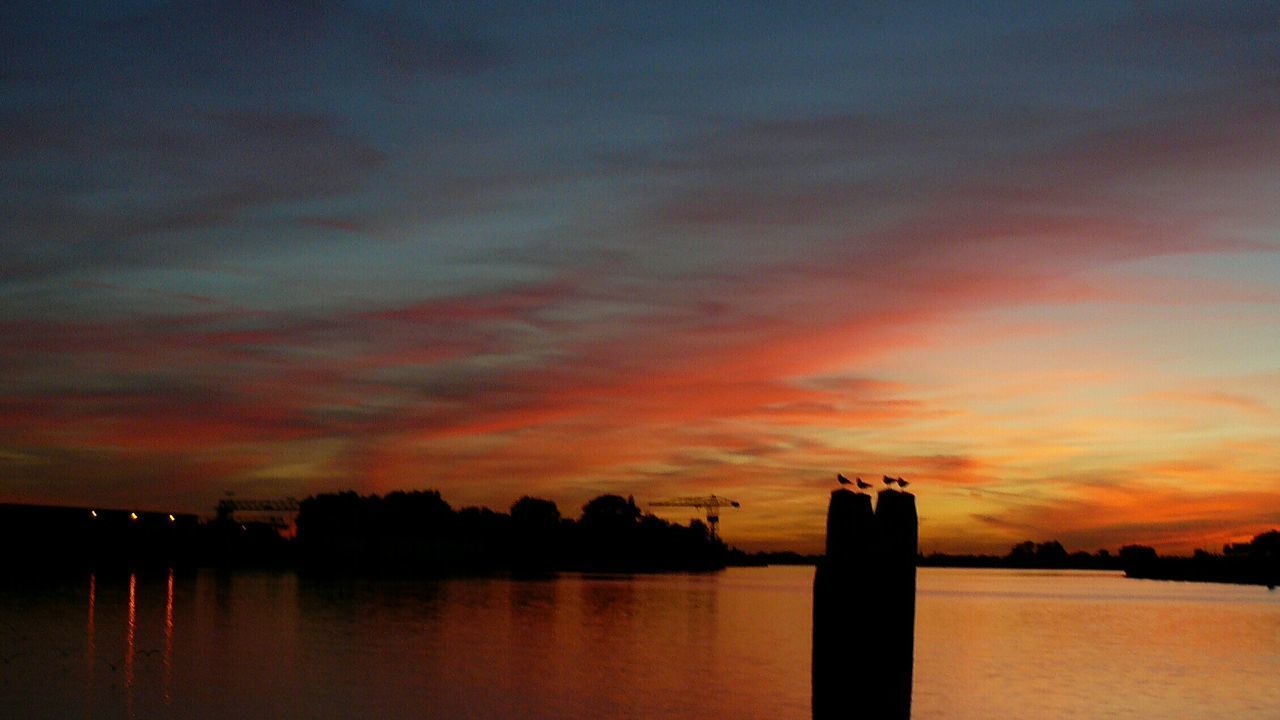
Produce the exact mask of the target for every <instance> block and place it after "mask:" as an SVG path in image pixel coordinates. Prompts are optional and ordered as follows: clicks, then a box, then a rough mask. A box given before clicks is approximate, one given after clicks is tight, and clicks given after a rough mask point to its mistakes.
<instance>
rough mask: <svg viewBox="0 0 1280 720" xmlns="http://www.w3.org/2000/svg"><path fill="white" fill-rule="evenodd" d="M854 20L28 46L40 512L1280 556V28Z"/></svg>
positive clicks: (1091, 12)
mask: <svg viewBox="0 0 1280 720" xmlns="http://www.w3.org/2000/svg"><path fill="white" fill-rule="evenodd" d="M321 5H322V6H323V7H321ZM829 5H830V4H827V3H816V4H804V3H747V2H733V3H715V4H711V3H700V2H687V1H686V2H678V3H661V2H639V3H626V2H609V3H602V4H598V5H593V4H577V3H556V4H544V3H532V2H509V3H485V2H466V3H404V4H385V5H383V4H346V3H328V4H313V3H303V2H298V3H293V2H277V1H275V0H238V1H235V0H233V1H226V2H224V1H221V0H216V1H211V2H182V3H158V2H137V3H126V2H115V3H99V4H95V3H87V2H73V3H57V2H32V3H25V2H6V3H4V4H3V6H2V7H0V88H2V90H0V501H8V502H39V503H55V504H75V505H97V506H108V507H134V506H137V507H145V508H148V509H171V510H180V511H189V512H201V513H205V514H209V513H211V511H212V509H213V506H214V505H215V503H216V502H217V500H218V499H219V498H220V497H222V496H223V494H224V493H225V492H227V491H233V492H235V493H236V495H237V496H238V497H254V498H259V497H260V498H273V497H284V496H294V497H299V498H301V497H305V496H307V495H310V494H314V493H321V492H332V491H337V490H344V489H352V490H356V491H359V492H361V493H385V492H388V491H391V490H396V489H422V488H435V489H439V490H440V491H441V492H442V493H443V494H444V496H445V498H446V499H447V500H449V501H450V502H451V503H452V504H453V505H454V506H455V507H461V506H465V505H487V506H489V507H493V508H496V509H505V508H507V507H509V506H510V504H511V503H512V502H513V501H514V500H515V499H517V498H518V497H520V496H522V495H535V496H540V497H546V498H549V499H552V500H554V501H556V502H557V503H558V504H559V505H560V507H561V510H562V512H564V513H565V514H567V515H570V516H573V515H576V514H577V512H578V510H579V508H580V507H581V505H582V504H583V503H584V502H585V501H586V500H588V499H590V498H592V497H595V496H597V495H599V494H602V493H617V494H621V495H633V496H634V497H635V498H636V500H637V502H638V503H640V504H641V505H642V506H643V505H645V504H646V503H648V502H651V501H655V500H661V499H665V498H667V497H670V496H674V495H705V494H713V493H714V494H717V495H722V496H726V497H730V498H733V499H735V500H739V501H740V502H741V503H742V507H741V508H740V509H737V510H727V511H725V513H724V515H723V519H722V523H721V531H722V534H723V536H724V538H725V539H726V541H728V542H730V543H731V544H734V545H737V546H739V547H743V548H746V549H751V550H760V549H784V548H785V549H795V550H800V551H806V552H812V551H816V550H818V548H819V547H820V545H821V540H822V533H823V523H824V514H825V506H826V499H827V494H828V492H829V490H831V489H832V488H833V487H834V476H835V473H836V472H842V473H844V474H846V475H848V476H850V477H854V476H862V477H865V478H868V479H876V480H878V479H879V478H880V476H881V475H882V474H889V475H894V476H899V475H900V476H903V477H906V478H907V479H908V480H910V481H912V483H913V484H912V486H911V489H912V490H913V491H915V492H916V494H917V498H918V504H919V509H920V515H921V528H920V542H921V546H922V549H923V550H924V551H925V552H933V551H945V552H1000V553H1003V552H1005V551H1007V549H1008V548H1009V547H1010V546H1011V545H1013V544H1014V543H1016V542H1019V541H1022V540H1027V539H1033V540H1037V541H1044V540H1049V539H1057V540H1059V541H1061V542H1062V543H1063V544H1064V545H1066V546H1067V548H1068V549H1071V550H1081V549H1083V550H1089V551H1093V550H1096V549H1099V548H1109V549H1111V550H1113V551H1114V550H1115V549H1116V548H1118V547H1119V546H1120V545H1122V544H1126V543H1143V544H1149V545H1153V546H1155V547H1157V548H1159V549H1161V550H1162V551H1167V552H1185V551H1189V550H1190V549H1193V548H1197V547H1207V548H1211V549H1212V548H1217V547H1220V546H1221V544H1222V543H1224V542H1228V541H1235V540H1243V539H1248V538H1249V537H1251V536H1252V535H1253V534H1256V533H1258V532H1261V531H1264V530H1267V529H1270V528H1273V527H1280V6H1277V5H1276V4H1274V3H1203V4H1198V3H1189V4H1188V3H1176V2H1168V3H1163V2H1162V3H1114V2H1108V3H1097V4H1095V3H1054V4H1049V5H1044V4H1038V3H1033V4H1028V3H1008V4H1002V3H994V2H993V3H976V4H961V3H940V4H931V3H889V4H880V3H872V4H869V6H868V7H852V6H851V7H843V8H832V7H830V6H829ZM850 5H852V4H850ZM655 511H657V509H655ZM659 514H661V515H662V516H663V517H667V518H669V519H672V520H679V521H682V522H683V521H685V520H687V519H689V518H690V517H692V516H693V514H694V513H693V512H692V511H690V512H685V511H683V510H678V509H677V510H674V511H673V510H670V509H664V510H662V511H660V512H659Z"/></svg>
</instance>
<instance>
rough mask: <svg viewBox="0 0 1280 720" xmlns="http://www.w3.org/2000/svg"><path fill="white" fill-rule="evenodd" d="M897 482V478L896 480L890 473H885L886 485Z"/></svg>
mask: <svg viewBox="0 0 1280 720" xmlns="http://www.w3.org/2000/svg"><path fill="white" fill-rule="evenodd" d="M896 482H898V481H897V480H895V479H894V478H891V477H889V476H888V475H885V476H884V484H885V485H892V484H894V483H896Z"/></svg>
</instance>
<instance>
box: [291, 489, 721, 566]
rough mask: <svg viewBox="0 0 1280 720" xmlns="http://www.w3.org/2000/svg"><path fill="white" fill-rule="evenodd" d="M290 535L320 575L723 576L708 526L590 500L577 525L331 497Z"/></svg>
mask: <svg viewBox="0 0 1280 720" xmlns="http://www.w3.org/2000/svg"><path fill="white" fill-rule="evenodd" d="M297 528H298V533H297V540H296V549H297V557H298V560H299V562H300V563H301V565H302V566H303V567H304V568H306V569H308V570H311V571H317V572H372V573H380V574H387V573H392V574H403V573H410V574H427V575H445V574H460V573H461V574H466V573H489V572H498V571H511V572H514V573H517V574H521V573H525V574H540V573H547V572H553V571H557V570H579V571H587V572H657V571H672V570H677V571H679V570H684V571H699V570H715V569H719V568H723V567H724V566H725V563H726V557H727V554H728V553H727V548H726V547H725V545H724V544H723V543H721V542H720V541H719V540H718V539H716V538H713V537H712V536H711V533H710V531H709V530H708V528H707V526H706V524H705V523H703V522H701V521H699V520H694V521H692V522H690V523H689V525H677V524H674V523H670V522H667V521H666V520H663V519H661V518H658V517H656V516H654V515H651V514H647V513H643V512H641V510H640V508H639V507H638V506H637V505H636V503H635V500H634V499H633V498H623V497H621V496H619V495H601V496H600V497H597V498H595V499H593V500H591V501H590V502H588V503H586V504H585V505H584V506H583V507H582V514H581V516H580V517H579V518H578V519H577V520H574V519H571V518H566V517H563V516H561V514H560V509H559V508H558V507H557V506H556V504H555V503H554V502H552V501H550V500H545V499H542V498H535V497H529V496H525V497H522V498H520V499H519V500H517V501H516V502H515V503H513V504H512V506H511V509H510V511H509V512H506V513H501V512H495V511H493V510H490V509H488V508H482V507H464V508H462V509H459V510H455V509H453V508H452V507H451V506H450V505H449V503H448V502H447V501H446V500H445V499H444V498H443V497H441V495H440V493H439V492H437V491H434V490H424V491H412V492H404V491H397V492H391V493H388V494H386V495H384V496H379V495H358V494H356V493H355V492H339V493H329V494H323V495H317V496H314V497H310V498H307V499H306V500H303V501H302V502H301V503H300V508H299V513H298V522H297Z"/></svg>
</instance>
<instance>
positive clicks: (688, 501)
mask: <svg viewBox="0 0 1280 720" xmlns="http://www.w3.org/2000/svg"><path fill="white" fill-rule="evenodd" d="M649 507H691V508H697V509H699V510H705V511H706V513H707V526H708V527H709V528H711V537H713V538H716V537H719V535H718V533H717V528H718V527H719V525H720V508H736V507H742V503H739V502H738V501H737V500H730V499H729V498H722V497H720V496H718V495H705V496H700V497H677V498H671V499H669V500H659V501H658V502H651V503H649Z"/></svg>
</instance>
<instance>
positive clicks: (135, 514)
mask: <svg viewBox="0 0 1280 720" xmlns="http://www.w3.org/2000/svg"><path fill="white" fill-rule="evenodd" d="M129 519H130V520H137V519H138V513H136V512H131V513H129Z"/></svg>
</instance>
